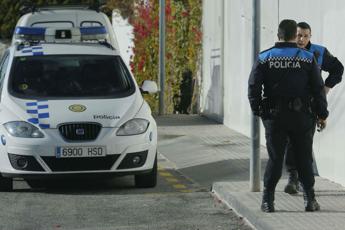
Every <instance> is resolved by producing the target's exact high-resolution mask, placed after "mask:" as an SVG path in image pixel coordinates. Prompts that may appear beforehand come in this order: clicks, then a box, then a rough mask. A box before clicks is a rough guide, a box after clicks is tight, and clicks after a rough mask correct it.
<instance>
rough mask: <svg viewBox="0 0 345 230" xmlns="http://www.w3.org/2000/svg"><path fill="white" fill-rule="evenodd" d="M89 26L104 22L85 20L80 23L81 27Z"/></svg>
mask: <svg viewBox="0 0 345 230" xmlns="http://www.w3.org/2000/svg"><path fill="white" fill-rule="evenodd" d="M89 26H91V27H92V26H102V23H100V22H97V21H83V22H81V23H80V27H89Z"/></svg>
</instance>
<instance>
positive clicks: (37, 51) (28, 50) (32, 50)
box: [22, 46, 43, 56]
mask: <svg viewBox="0 0 345 230" xmlns="http://www.w3.org/2000/svg"><path fill="white" fill-rule="evenodd" d="M22 53H23V54H32V55H33V56H39V55H43V47H42V46H30V47H25V48H24V49H23V50H22Z"/></svg>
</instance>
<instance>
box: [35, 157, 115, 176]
mask: <svg viewBox="0 0 345 230" xmlns="http://www.w3.org/2000/svg"><path fill="white" fill-rule="evenodd" d="M119 156H120V154H116V155H108V156H106V157H85V158H56V157H54V156H52V157H48V156H42V159H43V160H44V162H45V163H46V164H47V165H48V166H49V168H50V169H51V170H52V171H53V172H65V171H88V170H92V171H93V170H109V169H111V167H112V166H113V165H114V163H115V162H116V160H117V159H118V158H119Z"/></svg>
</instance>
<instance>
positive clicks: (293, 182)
mask: <svg viewBox="0 0 345 230" xmlns="http://www.w3.org/2000/svg"><path fill="white" fill-rule="evenodd" d="M298 190H299V188H298V174H297V171H296V170H290V171H289V180H288V183H287V185H286V186H285V188H284V192H286V193H289V194H297V193H298Z"/></svg>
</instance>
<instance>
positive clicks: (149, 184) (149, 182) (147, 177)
mask: <svg viewBox="0 0 345 230" xmlns="http://www.w3.org/2000/svg"><path fill="white" fill-rule="evenodd" d="M157 168H158V166H157V155H156V158H155V162H154V164H153V168H152V170H151V172H149V173H145V174H140V175H135V176H134V179H135V187H137V188H153V187H155V186H156V185H157Z"/></svg>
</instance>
